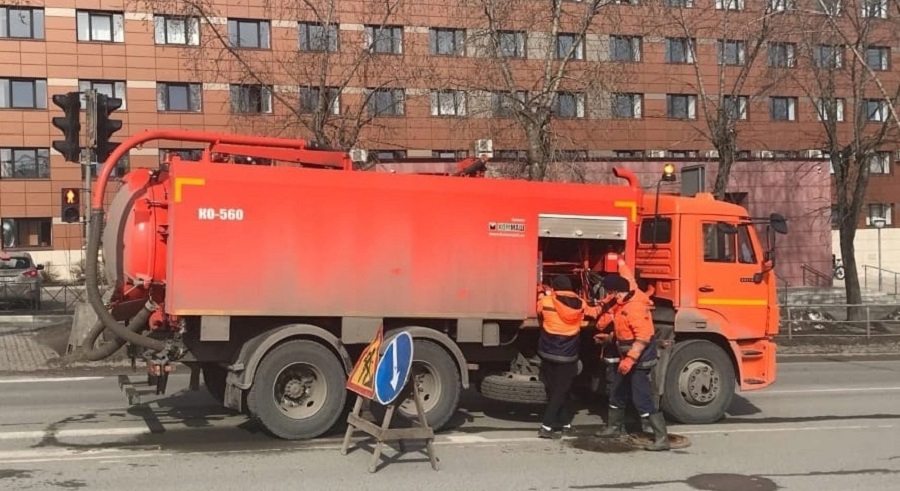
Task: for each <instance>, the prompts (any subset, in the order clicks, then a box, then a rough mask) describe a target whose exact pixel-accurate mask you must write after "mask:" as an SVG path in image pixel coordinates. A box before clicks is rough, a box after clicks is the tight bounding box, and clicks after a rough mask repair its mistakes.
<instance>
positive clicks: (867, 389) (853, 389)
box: [748, 387, 900, 396]
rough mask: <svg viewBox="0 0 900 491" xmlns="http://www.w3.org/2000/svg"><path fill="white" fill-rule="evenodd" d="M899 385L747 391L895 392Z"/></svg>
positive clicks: (784, 392)
mask: <svg viewBox="0 0 900 491" xmlns="http://www.w3.org/2000/svg"><path fill="white" fill-rule="evenodd" d="M898 390H900V387H832V388H828V389H789V390H765V389H763V390H762V391H759V392H752V393H748V395H751V394H752V395H753V396H758V395H759V396H762V395H767V394H818V393H839V392H896V391H898Z"/></svg>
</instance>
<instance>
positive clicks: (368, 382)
mask: <svg viewBox="0 0 900 491" xmlns="http://www.w3.org/2000/svg"><path fill="white" fill-rule="evenodd" d="M383 341H384V325H381V326H378V332H376V333H375V339H373V340H372V342H371V343H369V345H368V346H366V349H364V350H363V352H362V354H361V355H360V356H359V360H357V361H356V365H354V366H353V370H351V371H350V376H349V377H347V389H349V390H351V391H353V392H355V393H357V394H359V395H361V396H363V397H365V398H366V399H372V396H373V395H375V369H376V367H377V366H378V353H379V352H380V351H381V344H382V342H383Z"/></svg>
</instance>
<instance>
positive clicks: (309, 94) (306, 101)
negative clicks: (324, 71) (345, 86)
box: [298, 87, 341, 115]
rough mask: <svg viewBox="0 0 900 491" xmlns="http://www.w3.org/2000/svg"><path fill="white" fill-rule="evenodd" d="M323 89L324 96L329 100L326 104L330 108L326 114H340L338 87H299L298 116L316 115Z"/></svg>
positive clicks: (339, 90) (339, 92) (339, 91)
mask: <svg viewBox="0 0 900 491" xmlns="http://www.w3.org/2000/svg"><path fill="white" fill-rule="evenodd" d="M323 88H324V91H325V96H326V97H328V98H329V99H331V102H330V103H329V104H328V106H330V107H329V108H328V114H332V115H339V114H341V89H340V88H339V87H300V90H299V94H298V97H299V110H300V114H316V111H317V110H318V108H319V97H322V91H323V90H322V89H323ZM332 94H333V98H332Z"/></svg>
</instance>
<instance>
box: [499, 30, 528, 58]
mask: <svg viewBox="0 0 900 491" xmlns="http://www.w3.org/2000/svg"><path fill="white" fill-rule="evenodd" d="M497 36H498V37H499V39H498V42H499V43H500V47H499V51H500V52H499V55H500V56H501V57H503V58H525V33H524V32H521V31H499V32H497Z"/></svg>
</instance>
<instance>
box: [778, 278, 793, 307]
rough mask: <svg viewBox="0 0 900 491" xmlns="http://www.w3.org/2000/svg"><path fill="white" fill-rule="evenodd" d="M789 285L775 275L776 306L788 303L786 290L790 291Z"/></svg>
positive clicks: (786, 281)
mask: <svg viewBox="0 0 900 491" xmlns="http://www.w3.org/2000/svg"><path fill="white" fill-rule="evenodd" d="M790 287H791V283H790V282H789V281H788V280H786V279H784V278H782V277H781V276H778V274H777V273H776V274H775V290H776V292H778V304H779V305H781V304H785V303H787V301H788V289H790Z"/></svg>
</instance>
